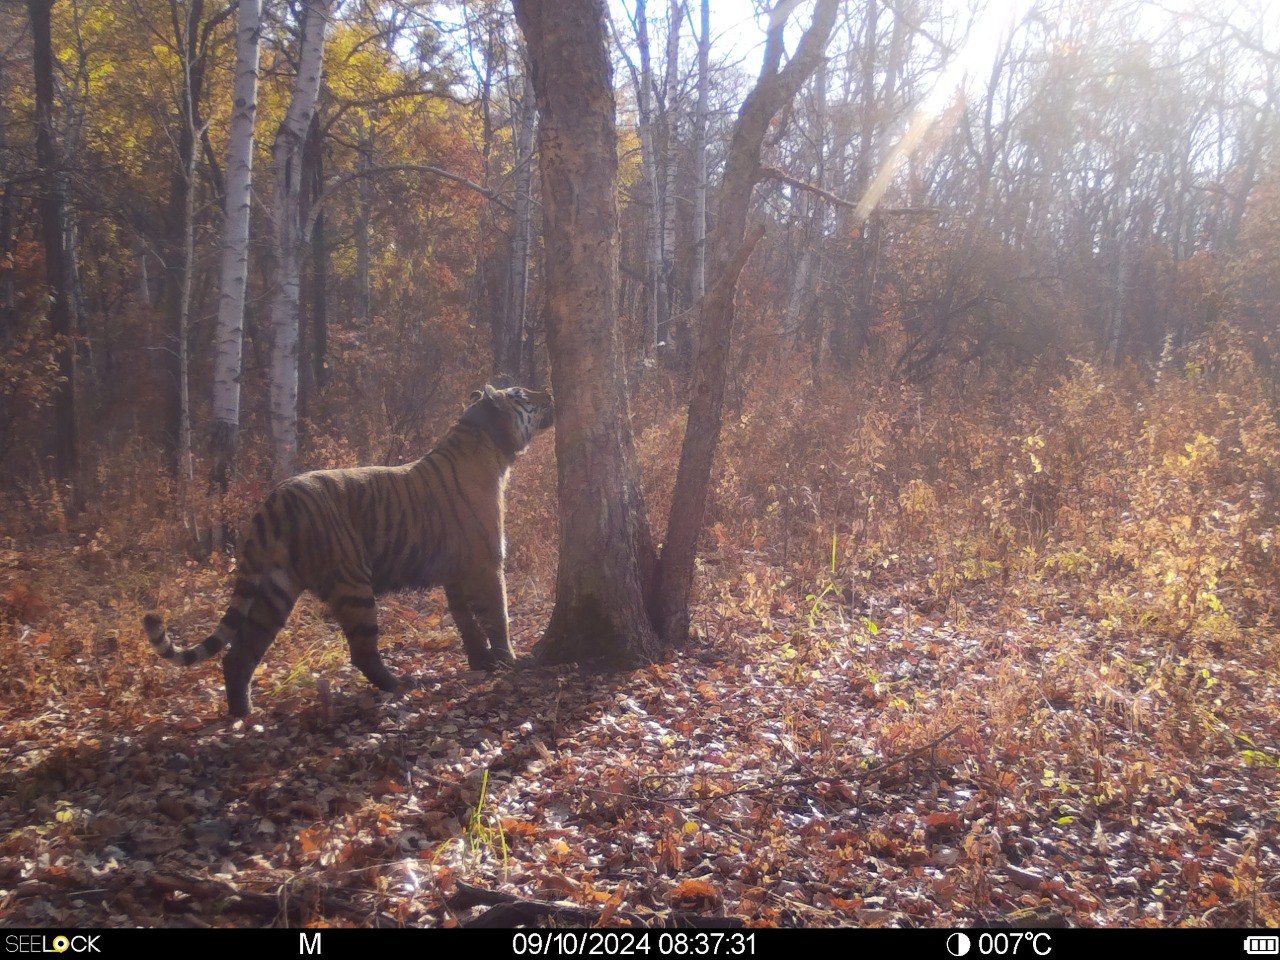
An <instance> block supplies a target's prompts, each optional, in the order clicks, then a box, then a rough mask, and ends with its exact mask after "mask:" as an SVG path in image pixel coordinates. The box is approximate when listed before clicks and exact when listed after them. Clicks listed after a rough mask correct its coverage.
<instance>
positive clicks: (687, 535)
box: [653, 0, 840, 643]
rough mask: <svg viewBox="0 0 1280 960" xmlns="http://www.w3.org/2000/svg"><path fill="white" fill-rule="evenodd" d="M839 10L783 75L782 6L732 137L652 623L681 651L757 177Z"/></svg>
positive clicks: (819, 24) (818, 24)
mask: <svg viewBox="0 0 1280 960" xmlns="http://www.w3.org/2000/svg"><path fill="white" fill-rule="evenodd" d="M839 5H840V4H839V0H818V2H817V4H816V5H815V7H814V12H813V22H812V23H811V24H810V26H809V28H808V30H806V31H805V33H804V36H803V37H802V38H801V40H800V44H799V46H798V47H797V48H796V52H795V55H794V56H793V57H792V58H791V59H790V60H789V61H788V62H787V64H786V65H785V66H782V65H781V60H782V47H783V32H784V30H785V27H786V20H787V14H788V13H789V12H790V11H791V10H792V9H794V7H795V4H794V3H793V2H791V0H781V2H780V3H779V4H778V5H777V6H776V7H775V8H774V12H773V15H772V17H771V20H770V24H769V36H768V40H767V42H766V45H765V52H764V64H763V66H762V67H761V71H760V79H759V80H758V81H757V82H756V85H755V87H754V88H753V89H752V90H751V92H750V93H749V94H747V98H746V100H745V101H744V103H743V104H742V109H741V110H740V111H739V112H738V119H737V121H736V123H735V124H734V127H733V133H732V135H731V137H730V142H729V150H728V155H727V158H726V161H725V172H724V181H723V183H722V185H721V187H720V197H719V204H718V207H717V217H716V232H715V237H714V242H713V244H712V249H711V258H710V259H711V275H712V289H711V290H710V291H709V292H708V294H707V296H706V299H705V300H704V301H703V306H702V316H701V320H700V323H699V328H698V352H697V359H696V365H695V367H694V372H693V383H692V391H691V395H690V400H689V420H688V424H687V425H686V427H685V435H684V443H683V445H682V447H681V450H680V467H679V471H678V473H677V475H676V485H675V489H674V491H673V493H672V506H671V515H670V518H669V520H668V523H667V535H666V539H665V541H664V546H663V550H662V559H661V562H660V564H659V566H658V578H657V585H656V590H655V592H654V597H653V614H654V621H655V622H656V623H657V626H658V630H659V632H660V633H661V635H662V637H663V638H664V640H665V641H666V642H668V643H679V642H682V641H683V640H684V639H685V638H686V637H687V636H688V632H689V598H690V596H691V592H692V589H693V573H694V560H695V558H696V556H697V548H698V536H699V534H700V533H701V531H702V523H703V520H704V519H705V516H706V505H707V490H708V488H709V486H710V483H711V467H712V464H713V463H714V460H715V451H716V446H717V444H718V443H719V440H720V428H721V421H722V417H723V408H724V392H725V382H726V380H727V378H728V370H729V348H730V345H731V342H732V338H733V319H734V314H733V296H734V290H735V287H736V284H737V278H738V274H739V273H740V272H741V270H742V267H743V266H744V265H745V263H746V260H747V257H748V256H749V255H750V252H751V249H752V248H753V246H754V244H755V241H757V240H758V239H759V237H760V235H761V231H755V232H753V234H752V236H751V237H748V236H747V213H748V210H749V208H750V205H751V192H752V188H753V187H754V186H755V184H756V181H757V179H758V177H759V173H760V154H761V149H762V146H763V143H764V138H765V134H766V133H767V132H768V129H769V124H770V123H771V122H772V121H773V118H774V117H775V116H776V115H777V114H778V113H779V112H780V111H781V110H782V109H783V108H784V107H785V106H786V105H787V104H789V103H790V102H791V101H792V99H793V98H794V97H795V95H796V93H797V91H799V89H800V87H801V86H802V85H803V84H804V82H805V81H806V80H807V79H808V78H809V77H810V76H811V75H812V74H813V72H814V71H815V70H816V69H817V68H818V66H819V64H820V63H821V62H822V58H823V55H824V51H825V49H826V45H827V40H828V38H829V37H830V36H831V30H832V27H833V26H834V24H835V19H836V11H837V9H838V8H839Z"/></svg>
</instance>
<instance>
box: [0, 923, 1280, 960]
mask: <svg viewBox="0 0 1280 960" xmlns="http://www.w3.org/2000/svg"><path fill="white" fill-rule="evenodd" d="M460 940H465V941H467V947H468V949H475V950H483V951H484V952H485V954H486V955H488V954H492V955H495V956H510V957H564V956H571V957H636V958H646V957H693V958H697V957H728V958H734V957H743V958H746V957H779V958H785V960H796V958H795V951H796V950H797V949H806V948H809V949H831V948H841V947H843V948H846V949H848V948H853V949H859V950H870V951H874V950H883V951H902V950H910V951H911V952H912V955H913V956H919V957H937V958H939V960H946V958H949V957H974V958H988V957H995V958H1006V957H1014V958H1017V957H1022V958H1026V960H1037V958H1048V957H1055V958H1056V957H1088V958H1089V960H1097V955H1098V953H1099V951H1102V952H1103V953H1110V952H1119V951H1142V952H1147V953H1149V954H1151V955H1154V956H1159V955H1160V954H1161V953H1162V952H1167V953H1168V954H1169V955H1170V956H1173V955H1181V954H1184V953H1185V954H1186V955H1188V956H1198V957H1214V958H1219V957H1242V958H1245V957H1268V956H1272V957H1275V956H1280V934H1277V933H1276V932H1275V931H1269V930H1246V929H1182V928H1178V929H1115V928H1095V929H1078V928H1068V929H1053V930H1042V929H1029V930H1015V929H964V930H959V929H929V930H886V929H858V928H851V927H844V928H832V929H772V928H770V929H725V930H717V929H710V928H705V927H700V928H698V929H685V930H672V929H573V928H557V929H520V930H476V929H469V930H448V929H424V928H408V927H399V928H363V929H355V928H339V929H322V930H317V929H306V930H299V929H285V928H266V929H258V928H202V929H190V928H174V927H167V928H152V929H109V930H61V931H52V930H49V931H41V930H26V931H19V930H8V931H4V932H3V933H0V951H3V953H5V954H16V955H23V954H25V955H32V954H39V955H43V956H50V955H57V954H68V955H71V956H75V957H104V958H105V957H110V956H125V955H126V954H131V953H132V952H134V951H137V950H171V951H180V950H187V951H200V950H206V949H210V948H212V949H219V950H225V949H228V948H230V949H245V950H253V951H269V952H270V953H271V954H272V955H273V956H278V957H285V956H298V957H331V958H335V960H338V958H348V957H349V958H356V960H363V958H364V957H366V956H367V954H368V952H369V951H371V950H377V951H395V950H410V949H419V950H421V949H424V948H426V949H431V948H443V949H448V948H450V947H453V948H457V947H458V946H459V942H460Z"/></svg>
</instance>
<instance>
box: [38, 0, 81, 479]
mask: <svg viewBox="0 0 1280 960" xmlns="http://www.w3.org/2000/svg"><path fill="white" fill-rule="evenodd" d="M53 4H54V0H27V12H28V14H29V15H30V18H31V35H32V40H33V56H32V69H33V71H34V74H35V93H36V163H37V164H38V165H39V179H38V181H37V198H38V206H39V210H40V224H41V234H42V239H43V241H44V268H45V277H46V280H47V282H48V284H49V325H50V329H51V332H52V333H53V337H54V351H55V354H56V357H57V363H58V377H59V382H58V387H57V390H56V391H55V392H54V397H53V427H54V457H53V461H54V463H53V469H54V476H56V477H57V478H58V479H59V480H60V481H62V482H64V483H70V484H72V489H73V492H74V491H75V483H76V480H77V479H78V477H77V473H78V471H79V467H80V463H79V453H80V447H79V442H78V438H77V435H76V401H75V396H76V350H75V338H74V329H73V317H72V315H71V277H70V271H69V269H68V264H67V244H66V219H65V207H66V192H65V189H66V188H65V186H64V179H63V177H62V170H61V166H62V157H61V153H60V150H59V148H58V137H57V133H56V131H55V130H54V124H53V113H54V81H53V73H54V69H53V36H52V17H53Z"/></svg>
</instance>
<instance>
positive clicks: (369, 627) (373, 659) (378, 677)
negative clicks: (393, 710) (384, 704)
mask: <svg viewBox="0 0 1280 960" xmlns="http://www.w3.org/2000/svg"><path fill="white" fill-rule="evenodd" d="M327 600H328V603H329V609H330V610H331V611H332V612H333V616H334V617H335V618H336V619H337V621H338V625H339V626H340V627H342V632H343V634H345V635H346V638H347V646H348V647H350V648H351V663H352V664H353V665H354V666H355V667H356V669H358V670H359V671H360V672H361V673H363V674H364V675H365V677H366V678H367V679H368V681H369V682H370V683H372V684H373V685H374V686H375V687H377V688H378V689H379V690H385V691H386V692H387V693H395V692H396V691H397V690H400V689H401V687H402V684H401V682H400V681H399V680H398V679H397V678H396V676H395V674H393V673H392V672H391V671H390V670H388V669H387V665H386V664H385V663H383V662H382V654H380V653H379V652H378V605H377V601H376V600H375V599H374V596H373V586H372V584H370V583H368V582H364V583H341V584H338V585H337V586H336V587H335V588H334V589H333V592H332V593H331V594H330V596H329V597H328V598H327Z"/></svg>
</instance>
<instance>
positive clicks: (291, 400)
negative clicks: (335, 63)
mask: <svg viewBox="0 0 1280 960" xmlns="http://www.w3.org/2000/svg"><path fill="white" fill-rule="evenodd" d="M330 4H331V0H306V2H305V4H304V6H303V10H302V42H301V45H300V47H299V53H298V75H297V77H296V78H295V80H294V86H293V97H292V99H291V100H290V102H289V109H288V111H287V112H286V114H285V118H284V122H283V123H281V124H280V129H279V131H278V132H277V133H276V140H275V144H274V146H273V147H272V150H271V156H272V160H273V162H274V165H275V181H276V182H275V197H274V200H273V204H272V225H273V227H274V232H275V238H274V239H275V282H274V291H273V293H272V297H271V333H272V337H271V374H270V376H271V386H270V390H269V392H268V393H269V404H268V408H269V411H270V421H271V441H272V453H273V459H274V463H275V473H276V476H277V477H279V478H283V477H288V476H291V475H293V474H294V473H296V472H297V469H298V299H299V290H300V286H301V279H300V277H301V266H302V248H303V245H304V244H305V243H306V236H305V233H306V230H305V225H304V219H303V210H302V148H303V145H304V144H305V143H306V139H307V130H308V128H309V127H310V126H311V118H312V116H313V115H314V114H315V109H316V100H317V99H318V98H319V96H320V74H321V71H322V69H323V67H324V40H325V30H326V28H327V27H328V25H329V8H330Z"/></svg>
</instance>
